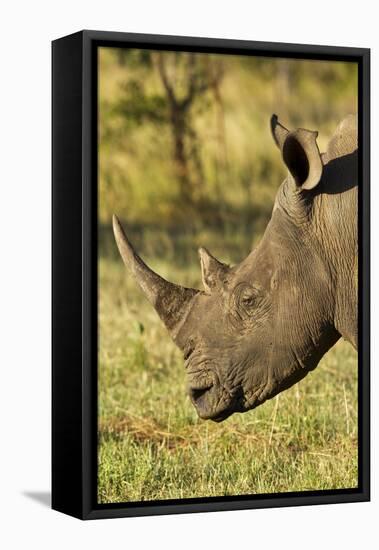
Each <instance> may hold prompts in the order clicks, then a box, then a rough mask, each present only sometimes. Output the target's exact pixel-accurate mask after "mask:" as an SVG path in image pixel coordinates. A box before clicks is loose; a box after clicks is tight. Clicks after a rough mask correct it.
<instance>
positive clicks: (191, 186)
mask: <svg viewBox="0 0 379 550" xmlns="http://www.w3.org/2000/svg"><path fill="white" fill-rule="evenodd" d="M122 62H123V63H124V60H122ZM141 65H144V66H145V67H146V66H148V67H149V68H151V67H152V68H154V70H155V71H156V73H157V75H158V77H159V79H160V82H161V85H162V94H153V93H150V94H149V93H148V92H147V91H146V90H145V86H144V85H143V81H142V80H141V79H139V80H136V79H133V80H129V81H128V84H127V86H125V95H124V97H123V99H122V101H121V103H120V105H119V106H118V111H119V112H121V113H122V114H123V115H124V116H126V117H128V120H129V122H130V121H134V122H136V123H141V122H143V121H150V122H152V123H155V124H158V125H159V124H165V125H168V126H169V128H170V133H171V138H172V159H173V165H174V169H175V175H176V178H177V181H178V184H179V189H180V193H181V197H182V199H183V200H185V201H189V202H190V203H193V202H196V200H197V199H198V198H199V195H200V190H201V183H202V179H203V171H202V162H201V155H200V153H199V140H198V136H197V132H196V129H195V127H194V123H193V115H194V110H195V107H197V108H198V109H201V107H202V106H204V105H205V100H204V97H205V95H206V94H207V93H208V92H213V93H214V96H215V97H217V98H219V97H220V83H221V80H222V77H223V66H222V64H221V63H220V62H219V61H218V60H216V59H215V58H213V57H211V56H209V55H202V54H195V53H184V52H172V53H170V52H148V55H147V54H146V50H145V51H144V58H143V60H141ZM201 100H203V101H201Z"/></svg>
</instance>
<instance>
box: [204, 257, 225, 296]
mask: <svg viewBox="0 0 379 550" xmlns="http://www.w3.org/2000/svg"><path fill="white" fill-rule="evenodd" d="M199 256H200V265H201V276H202V280H203V286H204V288H205V291H206V292H207V293H208V294H210V293H211V292H212V290H214V289H215V288H217V287H218V286H220V284H222V283H223V280H224V279H225V275H226V273H227V272H228V271H229V266H228V265H226V264H223V263H222V262H219V260H217V258H215V257H214V256H212V254H211V253H210V252H209V251H208V250H207V249H206V248H204V247H201V248H199Z"/></svg>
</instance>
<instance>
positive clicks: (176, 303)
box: [113, 216, 199, 340]
mask: <svg viewBox="0 0 379 550" xmlns="http://www.w3.org/2000/svg"><path fill="white" fill-rule="evenodd" d="M113 232H114V236H115V239H116V243H117V246H118V249H119V252H120V254H121V257H122V259H123V261H124V264H125V265H126V267H127V268H128V269H129V271H130V272H131V273H132V275H133V276H134V278H135V279H136V281H137V283H138V284H139V286H140V287H141V289H142V290H143V292H144V294H145V296H146V298H147V299H148V300H149V302H150V303H151V304H152V305H153V306H154V308H155V309H156V311H157V313H158V315H159V317H160V318H161V319H162V321H163V322H164V324H165V325H166V328H167V329H168V331H169V333H170V335H171V336H172V338H173V339H174V340H175V339H176V336H177V334H178V332H179V330H180V328H181V326H182V324H183V322H184V320H185V318H186V317H187V314H188V312H189V309H190V307H191V302H192V300H193V298H194V297H195V296H196V294H198V293H199V290H195V289H193V288H186V287H183V286H180V285H176V284H173V283H170V282H169V281H166V280H165V279H163V277H160V275H158V274H157V273H155V272H154V271H153V270H152V269H150V268H149V267H148V266H147V265H146V264H145V262H144V261H143V260H142V259H141V258H140V257H139V256H138V254H137V253H136V252H135V250H134V248H133V246H132V245H131V243H130V242H129V240H128V238H127V236H126V235H125V232H124V230H123V228H122V226H121V224H120V222H119V220H118V218H117V217H116V216H113Z"/></svg>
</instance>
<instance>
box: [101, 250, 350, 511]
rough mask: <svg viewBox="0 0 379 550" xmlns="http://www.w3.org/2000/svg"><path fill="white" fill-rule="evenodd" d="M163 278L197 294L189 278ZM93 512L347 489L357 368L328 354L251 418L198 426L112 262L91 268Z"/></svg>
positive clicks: (148, 321)
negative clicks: (94, 318)
mask: <svg viewBox="0 0 379 550" xmlns="http://www.w3.org/2000/svg"><path fill="white" fill-rule="evenodd" d="M152 266H153V267H154V268H155V269H159V270H160V272H161V273H162V274H166V275H167V274H169V275H170V277H171V279H172V280H176V281H177V282H180V283H184V284H191V285H194V286H197V285H199V271H200V270H199V268H198V267H197V266H195V265H193V266H192V267H191V268H190V269H189V268H188V266H187V267H179V268H176V269H175V270H173V269H172V267H171V269H169V268H168V265H165V264H164V262H163V261H162V260H160V261H158V260H156V261H155V262H152ZM99 277H100V296H99V328H100V347H99V349H100V351H99V483H98V498H99V502H102V503H106V502H126V501H140V500H156V499H159V500H162V499H172V498H190V497H206V496H220V495H244V494H257V493H273V492H275V493H276V492H286V491H306V490H315V489H337V488H347V487H349V488H351V487H356V485H357V356H356V353H355V351H354V350H353V349H352V348H351V346H349V345H348V344H347V343H345V342H339V343H338V344H337V345H336V346H335V347H334V348H333V349H332V350H331V351H330V352H329V353H328V354H327V355H326V356H325V358H324V359H323V360H322V362H321V363H320V365H319V366H318V367H317V369H316V370H315V371H314V372H313V373H311V374H309V375H308V376H307V377H306V378H305V379H304V380H303V381H302V382H300V383H299V384H297V385H296V386H295V387H293V388H291V389H290V390H288V391H286V392H284V393H282V394H280V395H279V396H278V397H276V398H275V399H273V400H271V401H268V402H267V403H265V404H264V405H262V406H261V407H259V408H257V409H256V410H254V411H250V412H248V413H245V414H238V415H233V416H232V417H231V418H229V419H228V420H226V421H225V422H224V423H222V424H214V423H211V422H209V421H208V422H205V421H202V420H200V419H198V417H197V415H196V412H195V410H194V408H193V406H192V405H191V403H190V401H189V398H188V397H187V395H186V379H185V372H184V368H183V361H182V357H181V353H180V351H179V350H178V349H177V348H176V347H175V346H174V344H173V343H172V342H171V340H170V338H169V336H168V334H167V333H166V330H165V328H164V327H163V325H162V323H161V322H160V321H159V319H158V317H157V315H156V313H155V312H154V311H153V309H152V308H151V306H150V305H149V304H148V303H147V301H146V300H145V298H144V297H143V296H142V294H141V292H140V291H139V289H137V287H136V285H135V283H134V281H132V280H131V278H130V277H129V276H128V275H127V274H126V272H125V269H124V268H123V266H122V264H121V260H119V259H118V258H117V256H116V255H113V253H112V254H111V255H108V256H105V255H103V256H102V258H101V259H100V262H99Z"/></svg>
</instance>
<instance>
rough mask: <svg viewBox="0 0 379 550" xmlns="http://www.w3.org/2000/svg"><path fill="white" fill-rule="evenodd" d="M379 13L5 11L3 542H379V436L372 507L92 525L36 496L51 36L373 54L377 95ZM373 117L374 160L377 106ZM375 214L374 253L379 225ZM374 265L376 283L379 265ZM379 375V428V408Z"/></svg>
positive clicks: (42, 475) (168, 8)
mask: <svg viewBox="0 0 379 550" xmlns="http://www.w3.org/2000/svg"><path fill="white" fill-rule="evenodd" d="M374 6H375V2H373V1H372V0H361V1H360V2H352V1H350V0H345V1H344V2H340V1H334V2H333V1H331V0H328V1H325V0H318V2H305V1H304V0H299V1H294V0H287V1H282V2H274V1H273V0H264V1H255V2H254V1H246V0H245V1H244V0H233V1H230V0H217V2H216V1H213V2H211V1H208V2H206V0H202V1H201V2H198V1H197V0H192V1H191V2H188V1H183V0H182V1H180V0H172V1H170V0H155V1H154V0H151V1H150V2H148V1H147V0H146V1H143V0H140V1H139V2H137V1H136V0H135V1H133V2H127V1H125V0H123V1H115V0H107V1H105V2H98V1H96V0H92V1H89V0H86V1H84V0H82V1H80V0H75V1H72V0H63V1H60V2H47V1H41V0H33V1H29V2H27V1H25V2H17V1H13V2H12V3H11V2H7V3H3V4H2V15H1V21H2V25H1V34H0V37H1V38H0V39H1V41H2V46H1V48H0V59H1V63H0V94H1V99H0V110H1V116H0V141H1V144H0V146H1V147H0V151H1V153H0V158H1V163H0V184H1V187H0V190H1V191H0V209H1V213H0V223H1V231H0V239H1V246H0V251H1V260H2V261H1V267H0V278H1V283H0V316H1V321H0V322H1V327H0V328H1V332H0V335H1V342H2V353H1V356H0V357H1V359H0V364H1V371H0V373H1V374H0V388H1V390H0V407H1V415H0V419H1V424H0V425H1V431H0V438H1V442H0V448H1V451H0V461H1V468H0V479H1V480H2V481H1V484H0V507H1V512H0V513H1V515H0V522H1V524H2V527H1V528H0V544H1V541H2V539H5V538H8V542H7V543H6V544H5V545H4V544H2V547H3V548H7V549H9V548H27V547H32V548H37V547H38V548H42V549H44V548H54V549H57V550H59V549H61V548H62V549H65V550H67V548H75V549H76V548H79V547H84V546H85V547H86V548H89V549H90V548H112V547H114V548H126V547H127V548H145V547H146V548H147V547H153V548H166V549H167V548H184V549H186V548H191V549H194V548H196V549H200V548H206V547H209V548H210V547H212V548H218V549H222V548H236V547H248V548H258V547H260V548H274V547H279V548H291V549H293V550H295V549H302V550H303V549H304V548H306V549H307V550H312V549H316V548H317V549H320V548H322V549H330V548H344V550H348V549H350V548H351V549H353V548H354V550H356V548H357V547H362V548H363V547H364V548H374V547H377V546H376V544H377V542H376V544H375V542H374V541H375V539H376V541H378V538H379V537H378V525H377V524H378V517H379V505H378V500H377V493H378V475H377V474H376V472H377V471H378V453H377V447H378V445H377V443H378V438H377V437H375V433H373V435H374V438H373V443H374V445H373V447H374V463H373V501H372V503H363V504H345V505H334V506H320V507H304V508H287V509H277V510H261V511H244V512H228V513H213V514H195V515H183V516H170V517H152V518H144V519H138V518H137V519H122V520H107V521H97V522H87V523H82V522H79V521H78V520H74V519H72V518H69V517H66V516H64V515H62V514H58V513H56V512H52V511H51V510H50V509H49V508H48V507H47V506H43V505H41V504H40V503H38V501H36V500H35V499H32V498H30V497H28V496H26V495H25V493H28V492H29V493H30V492H37V493H41V492H42V493H46V492H47V491H48V490H49V483H50V396H49V392H50V101H51V99H50V41H51V40H52V39H54V38H57V37H59V36H63V35H65V34H69V33H71V32H73V31H76V30H80V29H82V28H87V29H91V28H92V29H100V30H117V31H134V32H145V33H158V34H183V35H195V36H196V35H199V36H209V37H225V38H240V39H248V40H249V39H252V40H265V41H283V42H299V43H315V44H332V45H345V46H362V47H371V48H372V54H373V64H372V65H373V67H372V69H373V79H372V80H373V92H372V97H373V98H374V100H375V96H378V60H377V52H378V34H379V32H378V29H377V17H376V16H375V14H374ZM252 107H253V105H252ZM372 120H373V130H372V137H373V151H374V152H375V151H376V150H377V147H378V130H377V122H378V121H377V107H376V104H374V105H373V119H372ZM372 175H373V177H372V182H373V185H372V198H373V206H374V209H373V210H374V211H375V207H379V203H378V188H377V186H376V185H375V184H376V179H377V178H376V176H377V159H376V155H375V154H374V155H373V174H372ZM373 218H374V219H373V242H374V248H375V240H376V238H377V236H378V220H379V216H377V215H376V216H373ZM372 263H373V281H375V278H376V277H375V276H378V260H377V256H376V257H374V258H373V262H372ZM377 288H378V287H377V285H375V287H374V289H373V298H374V301H373V310H374V315H373V332H374V338H373V340H374V342H373V351H374V357H373V359H376V358H377V352H378V346H377V344H376V342H375V330H376V326H377V325H376V323H377V322H378V321H379V318H378V311H379V302H378V291H377ZM4 304H5V305H4ZM375 308H376V313H375ZM4 352H5V353H4ZM375 362H376V361H375V360H373V363H375ZM375 367H376V365H375V364H373V390H374V393H373V395H374V399H373V402H374V403H373V412H374V422H373V430H374V431H375V429H377V426H378V424H377V420H378V406H379V396H378V393H377V392H378V384H377V380H378V376H377V374H376V373H375V370H376V369H375ZM370 540H371V542H370ZM208 545H211V546H208Z"/></svg>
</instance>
